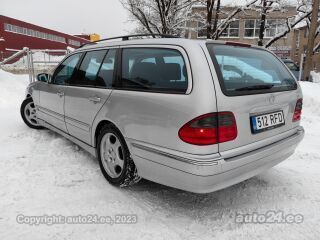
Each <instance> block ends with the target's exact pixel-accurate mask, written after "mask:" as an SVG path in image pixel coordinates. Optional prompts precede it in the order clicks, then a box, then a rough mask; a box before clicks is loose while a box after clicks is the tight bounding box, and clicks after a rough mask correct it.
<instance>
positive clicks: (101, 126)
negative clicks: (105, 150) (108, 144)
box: [93, 119, 123, 147]
mask: <svg viewBox="0 0 320 240" xmlns="http://www.w3.org/2000/svg"><path fill="white" fill-rule="evenodd" d="M106 125H112V126H113V127H115V128H117V129H118V130H119V132H120V133H121V135H122V136H123V134H122V132H121V131H120V129H119V128H118V127H117V126H116V125H115V124H114V123H113V122H111V121H110V120H106V119H104V120H101V121H100V122H99V123H98V124H97V126H96V128H95V130H94V138H93V147H97V141H98V136H99V133H100V131H101V129H102V128H103V127H104V126H106Z"/></svg>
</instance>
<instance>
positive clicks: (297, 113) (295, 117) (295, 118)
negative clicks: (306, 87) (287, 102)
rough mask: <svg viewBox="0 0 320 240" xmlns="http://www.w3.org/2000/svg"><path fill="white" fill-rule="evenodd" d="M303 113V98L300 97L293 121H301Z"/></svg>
mask: <svg viewBox="0 0 320 240" xmlns="http://www.w3.org/2000/svg"><path fill="white" fill-rule="evenodd" d="M301 113H302V98H300V99H298V101H297V103H296V107H295V109H294V113H293V118H292V121H293V122H296V121H300V119H301Z"/></svg>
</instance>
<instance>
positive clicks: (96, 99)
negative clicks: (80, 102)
mask: <svg viewBox="0 0 320 240" xmlns="http://www.w3.org/2000/svg"><path fill="white" fill-rule="evenodd" d="M89 101H90V102H93V103H98V102H101V98H99V97H89Z"/></svg>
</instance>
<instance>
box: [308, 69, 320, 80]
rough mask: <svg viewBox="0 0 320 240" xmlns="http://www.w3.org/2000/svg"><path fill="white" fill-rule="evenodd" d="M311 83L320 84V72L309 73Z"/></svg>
mask: <svg viewBox="0 0 320 240" xmlns="http://www.w3.org/2000/svg"><path fill="white" fill-rule="evenodd" d="M310 75H311V78H312V82H314V83H320V72H315V71H311V72H310Z"/></svg>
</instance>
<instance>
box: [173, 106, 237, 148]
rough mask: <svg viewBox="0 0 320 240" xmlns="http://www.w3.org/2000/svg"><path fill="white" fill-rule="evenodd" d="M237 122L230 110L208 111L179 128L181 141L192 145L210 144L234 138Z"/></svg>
mask: <svg viewBox="0 0 320 240" xmlns="http://www.w3.org/2000/svg"><path fill="white" fill-rule="evenodd" d="M237 134H238V132H237V124H236V120H235V117H234V115H233V113H232V112H218V113H209V114H205V115H202V116H199V117H197V118H195V119H193V120H191V121H190V122H188V123H186V124H185V125H184V126H183V127H182V128H180V130H179V137H180V139H181V140H182V141H184V142H186V143H190V144H193V145H211V144H217V143H222V142H228V141H231V140H234V139H235V138H236V137H237Z"/></svg>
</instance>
